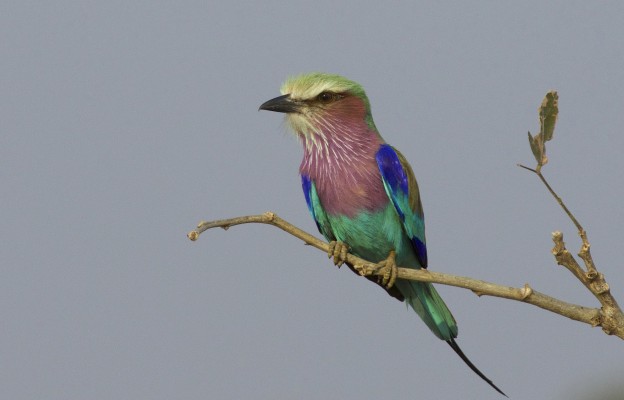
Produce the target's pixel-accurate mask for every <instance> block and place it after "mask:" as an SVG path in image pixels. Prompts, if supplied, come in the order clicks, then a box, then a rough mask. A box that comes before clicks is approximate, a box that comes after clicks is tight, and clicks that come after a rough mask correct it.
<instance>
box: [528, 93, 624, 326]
mask: <svg viewBox="0 0 624 400" xmlns="http://www.w3.org/2000/svg"><path fill="white" fill-rule="evenodd" d="M558 100H559V96H558V95H557V92H555V91H550V92H548V93H547V94H546V96H545V97H544V100H543V101H542V105H541V106H540V108H539V117H540V133H539V134H537V135H535V136H534V137H533V136H531V133H529V144H530V146H531V151H532V152H533V155H534V156H535V159H536V160H537V167H536V168H535V169H533V168H529V167H525V166H524V165H520V164H518V166H520V167H522V168H524V169H526V170H528V171H531V172H533V173H534V174H535V175H537V176H538V177H539V178H540V180H541V181H542V183H543V184H544V186H546V189H548V191H549V192H550V194H551V195H552V196H553V197H554V198H555V200H556V201H557V203H559V205H560V206H561V208H562V209H563V211H564V212H565V213H566V214H567V216H568V218H570V220H571V221H572V223H573V224H574V226H576V229H577V231H578V235H579V236H580V238H581V241H582V244H581V249H580V251H579V253H578V256H579V257H580V258H581V259H582V260H583V263H584V264H585V269H583V268H582V267H581V266H580V265H579V263H578V262H577V261H576V260H575V259H574V256H572V254H570V252H569V251H568V250H567V249H566V247H565V243H564V242H563V233H561V232H558V231H557V232H553V241H554V242H555V247H553V250H552V254H553V255H554V256H555V260H556V261H557V264H559V265H563V266H564V267H566V268H567V269H568V270H569V271H570V272H572V274H573V275H574V276H575V277H576V278H577V279H578V280H579V281H581V283H583V285H584V286H585V287H586V288H587V289H588V290H589V291H590V292H591V293H592V294H593V295H594V297H596V299H598V301H599V302H600V304H601V305H602V307H601V308H600V315H599V320H598V321H596V325H600V326H601V327H602V330H603V331H604V332H605V333H607V334H608V335H612V334H615V335H617V336H619V337H622V330H623V329H624V314H623V313H622V309H621V308H620V306H619V305H618V303H617V301H615V298H614V297H613V296H612V295H611V291H610V290H609V284H607V281H606V280H605V277H604V275H603V274H602V273H600V272H598V270H597V269H596V265H595V264H594V260H593V258H592V256H591V253H590V251H589V249H590V244H589V240H588V239H587V232H585V229H583V226H582V225H581V224H580V222H579V221H578V220H577V219H576V217H575V216H574V214H572V212H571V211H570V210H569V209H568V207H567V206H566V205H565V203H564V202H563V200H562V199H561V197H559V195H558V194H557V193H556V192H555V191H554V189H553V188H552V186H550V184H549V183H548V181H547V180H546V178H545V177H544V175H543V174H542V167H543V166H544V165H545V164H546V163H547V162H548V158H547V157H546V147H545V145H544V143H545V142H546V141H548V140H551V139H552V137H553V133H554V130H555V123H556V121H557V114H558V113H559V108H558Z"/></svg>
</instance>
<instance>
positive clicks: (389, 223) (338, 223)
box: [328, 203, 418, 267]
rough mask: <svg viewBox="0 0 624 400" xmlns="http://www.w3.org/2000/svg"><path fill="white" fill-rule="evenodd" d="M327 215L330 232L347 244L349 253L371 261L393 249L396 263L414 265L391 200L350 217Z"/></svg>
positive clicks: (383, 257) (384, 257) (406, 239)
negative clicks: (374, 208) (375, 209)
mask: <svg viewBox="0 0 624 400" xmlns="http://www.w3.org/2000/svg"><path fill="white" fill-rule="evenodd" d="M328 217H329V222H330V224H331V228H332V233H333V234H334V236H335V237H336V239H337V240H340V241H342V242H344V243H346V244H347V245H349V247H350V248H351V250H350V252H351V253H352V254H354V255H357V256H358V257H361V258H364V259H365V260H368V261H371V262H379V261H382V260H384V259H386V258H387V257H388V254H389V253H390V251H391V250H394V251H395V252H396V255H397V263H398V264H399V265H403V266H414V267H417V266H418V262H417V261H416V257H415V255H414V252H413V249H412V247H411V246H412V244H411V242H410V240H409V238H408V237H407V235H406V234H405V232H404V230H403V226H402V223H401V221H400V219H399V216H398V215H397V213H396V210H395V209H394V206H393V205H392V204H391V203H389V204H388V205H387V206H386V207H384V208H383V209H382V210H379V211H374V212H368V211H363V212H360V213H358V214H356V215H355V216H353V217H346V216H341V215H333V216H332V215H330V216H328Z"/></svg>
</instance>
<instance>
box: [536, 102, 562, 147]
mask: <svg viewBox="0 0 624 400" xmlns="http://www.w3.org/2000/svg"><path fill="white" fill-rule="evenodd" d="M558 114H559V95H558V94H557V92H556V91H554V90H551V91H550V92H548V93H546V96H544V100H542V105H541V106H540V108H539V120H540V134H541V135H542V136H543V139H544V142H547V141H549V140H551V139H552V137H553V134H554V133H555V124H556V122H557V116H558Z"/></svg>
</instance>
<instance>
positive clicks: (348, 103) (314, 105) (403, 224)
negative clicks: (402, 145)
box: [260, 73, 505, 395]
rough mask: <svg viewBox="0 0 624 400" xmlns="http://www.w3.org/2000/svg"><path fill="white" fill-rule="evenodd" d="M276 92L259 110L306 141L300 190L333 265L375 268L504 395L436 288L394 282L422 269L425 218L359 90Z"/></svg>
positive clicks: (291, 83)
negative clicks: (469, 349)
mask: <svg viewBox="0 0 624 400" xmlns="http://www.w3.org/2000/svg"><path fill="white" fill-rule="evenodd" d="M281 92H282V96H279V97H276V98H274V99H271V100H269V101H267V102H265V103H264V104H262V105H261V106H260V109H261V110H268V111H276V112H281V113H285V114H286V121H287V123H288V124H289V126H290V128H291V129H292V130H293V131H294V132H295V133H296V134H297V135H298V136H299V138H300V139H301V142H302V143H303V160H302V161H301V165H300V167H299V172H300V173H301V182H302V186H303V192H304V195H305V199H306V202H307V204H308V209H309V210H310V213H311V214H312V217H313V218H314V220H315V221H316V226H317V227H318V229H319V231H320V232H321V233H322V234H323V236H325V238H326V239H327V240H328V241H329V242H330V253H329V256H330V257H333V258H334V263H335V264H336V265H338V266H340V265H341V264H342V263H344V261H345V258H346V254H347V251H348V252H351V253H352V254H354V255H357V256H359V257H361V258H364V259H366V260H368V261H371V262H375V263H380V264H381V265H382V266H383V268H384V274H383V275H382V276H381V277H380V278H374V277H368V278H369V279H370V280H373V281H377V283H378V284H379V285H380V286H382V287H383V288H384V289H385V290H386V291H387V292H388V294H390V295H391V296H393V297H395V298H396V299H398V300H400V301H405V302H407V304H409V305H410V306H411V308H412V309H414V311H415V312H416V313H417V314H418V315H419V316H420V318H422V320H423V321H424V322H425V324H426V325H427V326H428V327H429V329H430V330H431V331H432V332H433V333H434V334H435V335H436V336H437V337H438V338H440V339H442V340H444V341H446V342H447V343H448V344H449V345H450V346H451V348H452V349H453V350H454V351H455V352H456V353H457V354H458V355H459V357H461V359H462V360H463V361H464V362H465V363H466V364H467V365H468V366H469V367H470V368H471V369H472V370H473V371H474V372H475V373H476V374H477V375H479V376H480V377H481V378H482V379H483V380H485V381H486V382H487V383H489V384H490V385H491V386H492V387H493V388H494V389H496V390H497V391H498V392H499V393H501V394H503V395H505V394H504V393H503V392H502V391H501V390H500V389H499V388H498V387H496V385H494V383H492V381H491V380H490V379H488V378H487V377H486V376H485V375H484V374H483V373H481V371H479V370H478V369H477V367H475V365H474V364H473V363H472V362H471V361H470V360H469V359H468V358H467V357H466V355H465V354H464V353H463V352H462V350H461V349H460V347H459V346H458V345H457V342H456V341H455V338H456V337H457V324H456V322H455V319H454V318H453V315H452V314H451V312H450V311H449V309H448V307H447V306H446V304H444V301H443V300H442V298H441V297H440V295H439V294H438V292H437V291H436V289H435V288H434V287H433V285H432V284H430V283H424V282H416V281H409V280H404V279H400V278H399V279H397V278H396V275H397V272H396V271H397V267H396V265H399V266H402V267H408V268H415V269H418V268H427V248H426V245H425V220H424V214H423V209H422V205H421V202H420V194H419V192H418V184H417V183H416V178H415V177H414V173H413V171H412V168H411V167H410V165H409V164H408V162H407V160H406V159H405V157H404V156H403V155H402V154H401V153H400V152H399V151H398V150H397V149H395V148H394V147H392V146H390V145H389V144H387V143H386V142H385V140H384V139H383V138H382V137H381V135H380V134H379V131H377V128H376V127H375V123H374V122H373V117H372V114H371V107H370V103H369V101H368V98H367V97H366V93H365V92H364V89H363V88H362V86H360V85H359V84H358V83H356V82H353V81H351V80H348V79H346V78H344V77H342V76H339V75H331V74H325V73H310V74H304V75H300V76H296V77H291V78H289V79H287V80H286V82H285V83H284V84H283V85H282V88H281ZM347 265H348V264H347ZM349 267H350V268H351V269H353V266H351V265H349Z"/></svg>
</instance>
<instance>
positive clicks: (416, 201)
mask: <svg viewBox="0 0 624 400" xmlns="http://www.w3.org/2000/svg"><path fill="white" fill-rule="evenodd" d="M376 159H377V165H378V166H379V171H380V172H381V177H382V179H383V184H384V188H385V189H386V193H387V194H388V197H389V198H390V199H391V200H392V204H393V205H394V208H395V209H396V211H397V213H398V214H399V218H400V219H401V222H402V224H403V229H404V230H405V233H406V234H407V236H408V237H409V238H410V241H411V242H412V246H413V248H414V252H415V254H416V258H418V261H419V263H420V266H421V267H422V268H427V246H426V244H425V242H426V241H425V215H424V213H423V209H422V204H421V202H420V193H419V191H418V183H416V178H415V177H414V172H413V171H412V168H411V167H410V165H409V164H408V162H407V160H406V159H405V157H403V154H401V153H400V152H399V151H398V150H396V149H395V148H393V147H392V146H390V145H388V144H383V145H381V146H380V148H379V151H378V152H377V155H376Z"/></svg>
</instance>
